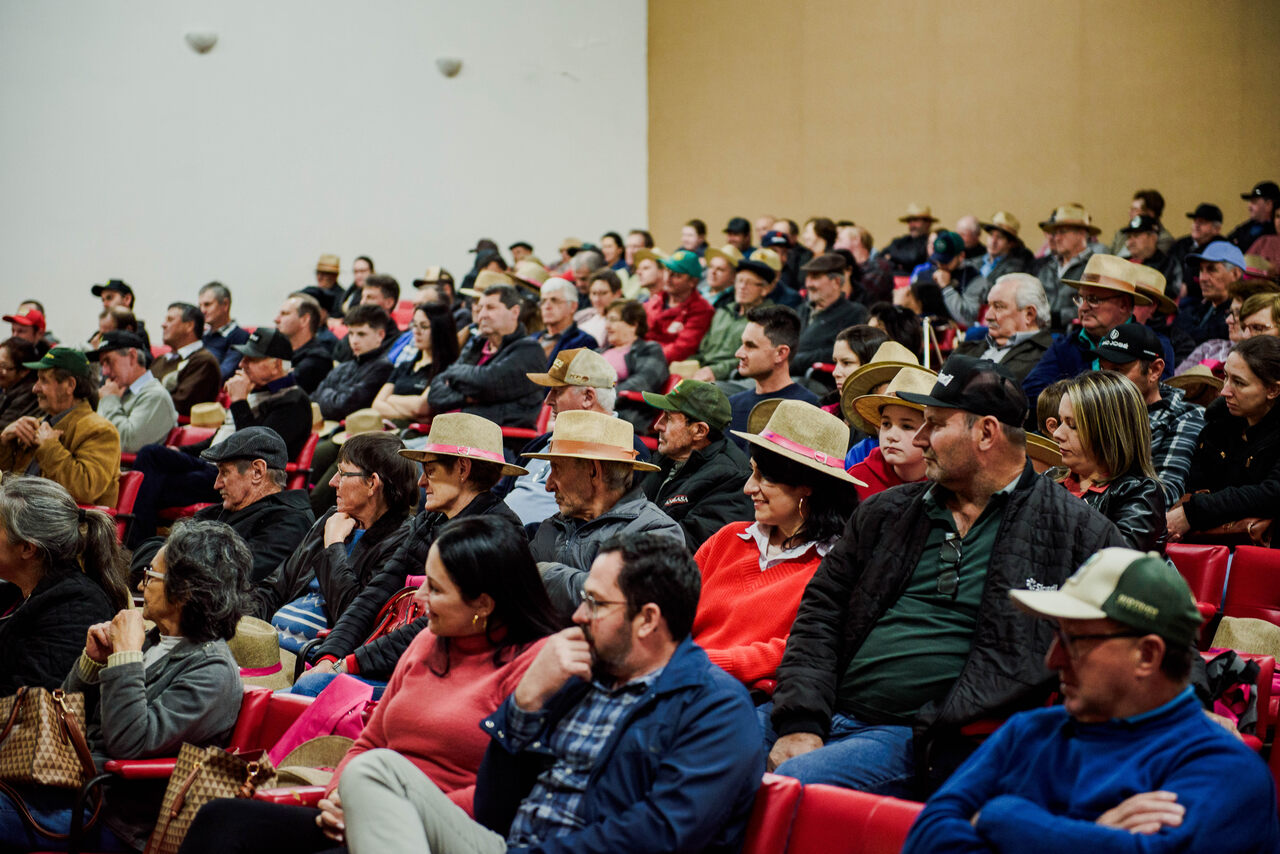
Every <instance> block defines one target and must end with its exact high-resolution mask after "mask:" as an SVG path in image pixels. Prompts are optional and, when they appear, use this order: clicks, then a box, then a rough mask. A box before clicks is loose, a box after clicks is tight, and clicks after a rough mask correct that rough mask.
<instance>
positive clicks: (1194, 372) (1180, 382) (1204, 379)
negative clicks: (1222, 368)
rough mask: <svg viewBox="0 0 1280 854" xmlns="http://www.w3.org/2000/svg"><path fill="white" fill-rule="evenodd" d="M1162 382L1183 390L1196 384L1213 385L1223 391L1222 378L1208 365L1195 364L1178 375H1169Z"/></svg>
mask: <svg viewBox="0 0 1280 854" xmlns="http://www.w3.org/2000/svg"><path fill="white" fill-rule="evenodd" d="M1161 382H1163V383H1164V384H1165V385H1171V386H1173V387H1174V388H1180V389H1182V390H1183V391H1186V390H1187V389H1190V388H1194V387H1195V386H1212V387H1213V388H1215V389H1217V390H1218V391H1222V379H1221V378H1219V377H1216V376H1214V374H1213V371H1211V370H1210V369H1209V367H1208V366H1207V365H1194V366H1192V367H1190V368H1188V369H1187V370H1185V371H1183V372H1182V373H1180V374H1178V375H1177V376H1176V377H1169V379H1167V380H1162V381H1161Z"/></svg>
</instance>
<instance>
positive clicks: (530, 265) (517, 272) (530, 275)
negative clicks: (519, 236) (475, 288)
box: [477, 258, 551, 293]
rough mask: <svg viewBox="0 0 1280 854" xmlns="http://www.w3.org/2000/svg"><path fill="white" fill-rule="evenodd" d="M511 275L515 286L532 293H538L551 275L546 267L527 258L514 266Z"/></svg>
mask: <svg viewBox="0 0 1280 854" xmlns="http://www.w3.org/2000/svg"><path fill="white" fill-rule="evenodd" d="M511 275H512V276H513V277H514V278H515V282H516V284H517V285H520V286H521V287H522V288H524V289H525V290H530V291H533V292H534V293H538V292H539V291H540V289H541V288H542V286H543V284H544V283H545V282H546V281H547V279H549V278H551V274H550V273H548V272H547V268H546V267H543V266H542V265H541V264H536V263H534V262H533V261H530V260H529V259H528V258H526V259H525V260H523V261H521V262H520V263H519V264H516V266H515V269H513V270H512V271H511ZM478 278H479V277H477V279H478Z"/></svg>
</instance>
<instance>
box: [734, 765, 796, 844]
mask: <svg viewBox="0 0 1280 854" xmlns="http://www.w3.org/2000/svg"><path fill="white" fill-rule="evenodd" d="M802 788H803V787H802V786H801V785H800V781H799V780H797V779H795V778H794V777H782V776H779V775H777V774H765V775H764V779H763V780H761V781H760V790H759V791H758V792H756V802H755V806H753V807H752V808H751V820H750V821H749V822H748V823H747V839H746V842H744V843H743V846H742V854H779V852H782V851H786V850H787V837H788V836H790V835H791V820H792V819H793V818H795V814H796V805H797V804H799V803H800V792H801V789H802Z"/></svg>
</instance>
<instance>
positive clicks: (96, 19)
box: [0, 0, 648, 343]
mask: <svg viewBox="0 0 1280 854" xmlns="http://www.w3.org/2000/svg"><path fill="white" fill-rule="evenodd" d="M193 30H208V31H213V32H216V33H217V34H218V43H217V45H216V47H214V48H213V50H212V51H211V52H209V53H207V54H205V55H198V54H196V53H195V52H194V51H192V50H191V49H190V48H189V47H188V46H187V44H186V42H185V41H184V39H183V36H184V34H185V33H187V32H190V31H193ZM440 56H456V57H459V58H461V59H462V61H463V67H462V71H461V73H460V74H459V75H458V76H457V77H454V78H453V79H446V78H445V77H443V76H442V75H441V74H440V73H439V72H438V71H437V70H436V66H435V60H436V58H437V57H440ZM646 136H647V93H646V4H645V3H644V2H642V0H612V2H608V3H601V2H592V0H555V2H514V0H513V1H512V2H500V0H465V2H448V0H417V2H415V0H365V2H349V0H219V2H217V3H212V2H204V3H201V2H191V0H128V1H127V2H124V1H123V0H97V2H89V0H82V2H75V1H74V0H39V2H31V0H0V257H3V258H4V262H3V266H4V272H3V274H0V294H2V298H0V307H2V308H3V309H4V310H5V312H8V311H12V310H13V309H14V308H16V306H17V303H18V301H19V300H20V299H22V298H24V297H27V296H35V297H37V298H39V299H42V300H43V301H44V302H45V304H46V307H47V308H48V309H49V313H50V315H51V317H50V326H51V328H52V329H53V331H54V332H55V333H57V334H59V335H60V336H62V338H63V339H64V340H75V341H78V340H81V339H82V338H83V337H85V336H86V335H87V334H88V332H89V331H90V330H92V329H95V328H96V323H97V321H96V317H97V313H98V311H99V310H100V309H101V306H100V304H99V303H98V301H97V300H96V299H94V298H93V297H92V296H90V294H89V287H90V285H91V284H92V283H94V282H102V281H105V280H106V279H107V278H110V277H120V278H124V279H125V280H126V281H128V282H129V283H130V284H131V285H133V287H134V288H135V290H137V291H138V293H139V311H140V314H141V315H142V317H143V318H144V319H145V320H146V321H147V325H148V328H149V329H150V330H151V332H152V338H153V341H154V342H156V343H159V324H160V320H161V318H162V317H163V314H164V306H165V305H166V304H167V303H169V302H171V301H173V300H176V299H188V300H190V301H192V302H194V301H195V295H196V291H197V290H198V288H199V286H200V285H202V284H204V283H205V282H207V281H209V280H211V279H219V280H221V281H222V282H224V283H225V284H227V285H228V286H229V287H230V288H231V289H232V292H233V295H234V302H235V305H234V314H235V315H236V316H237V317H238V318H239V319H240V320H241V322H243V323H251V324H258V325H261V324H269V323H270V322H271V320H272V318H273V317H274V316H275V310H276V307H277V306H278V305H279V303H280V301H281V299H282V298H283V296H284V295H285V294H286V293H287V292H288V291H290V290H293V289H295V288H297V287H300V286H302V285H306V284H309V283H311V282H312V281H313V278H314V277H313V273H312V271H313V270H314V265H315V261H316V258H317V256H319V255H320V253H322V252H335V253H338V254H340V255H341V258H342V268H343V275H342V277H341V281H342V282H343V283H344V284H345V283H347V282H348V281H350V266H351V261H352V259H353V258H354V257H355V256H356V255H361V254H363V255H370V256H372V257H373V259H374V261H375V262H376V264H377V267H378V270H379V272H387V273H390V274H391V275H393V276H395V277H396V278H397V279H398V280H399V281H400V283H401V286H402V287H403V288H406V289H408V290H412V286H411V284H410V283H411V282H412V280H413V279H414V278H415V277H417V276H419V275H421V272H422V271H423V270H424V269H425V268H426V267H427V266H428V265H431V264H443V265H445V266H446V267H447V268H448V269H449V270H450V271H451V272H453V273H454V275H455V276H456V277H457V278H459V279H461V277H462V274H463V273H465V272H466V270H467V269H468V268H469V267H470V263H471V257H472V256H470V255H468V254H467V251H466V250H467V249H468V248H470V247H471V246H473V245H474V243H475V240H476V239H477V238H478V237H482V236H483V237H492V238H494V239H495V240H497V241H499V243H500V244H501V245H502V246H503V247H504V251H505V246H506V244H508V243H510V242H512V241H514V240H516V239H525V240H528V241H530V242H532V243H533V244H534V246H535V247H536V248H537V251H538V252H539V254H540V255H541V256H542V258H543V260H544V261H547V262H548V263H550V262H551V261H552V260H553V258H554V256H555V255H556V252H555V247H556V246H557V245H558V244H559V242H560V240H561V239H562V238H563V237H565V236H566V235H575V236H579V237H582V238H584V239H595V238H597V237H598V236H599V235H600V234H601V233H602V232H603V231H605V230H608V229H617V230H625V229H628V228H633V227H637V226H643V225H644V224H645V223H646V219H647V202H646V188H647V183H648V162H647V153H646ZM0 333H2V334H4V335H7V334H8V329H7V325H5V326H4V327H0Z"/></svg>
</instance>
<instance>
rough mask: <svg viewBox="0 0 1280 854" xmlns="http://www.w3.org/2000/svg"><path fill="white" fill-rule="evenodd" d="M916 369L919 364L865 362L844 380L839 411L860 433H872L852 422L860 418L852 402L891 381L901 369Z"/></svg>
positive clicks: (872, 431)
mask: <svg viewBox="0 0 1280 854" xmlns="http://www.w3.org/2000/svg"><path fill="white" fill-rule="evenodd" d="M918 367H920V363H919V362H867V363H866V364H865V365H863V366H862V367H861V368H859V369H858V370H857V371H855V372H854V373H852V374H850V375H849V376H848V378H846V379H845V381H844V386H843V387H842V388H841V389H840V411H841V412H843V413H844V417H845V418H847V419H849V422H850V423H851V424H853V425H854V426H855V427H857V428H858V429H859V430H862V432H864V433H866V432H871V433H874V432H875V430H871V431H867V430H864V429H863V428H862V425H861V424H858V423H856V422H855V421H854V418H855V416H856V417H857V418H859V419H861V416H859V415H858V414H857V410H856V409H855V408H854V406H853V402H854V401H855V400H857V399H858V398H859V397H862V396H863V395H866V394H870V393H871V390H872V389H873V388H875V387H876V386H878V385H881V384H882V383H887V382H889V381H890V380H892V379H893V378H894V377H895V376H897V375H898V371H900V370H902V369H903V368H918Z"/></svg>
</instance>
